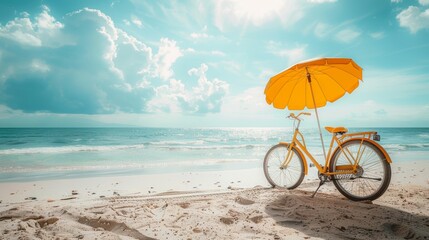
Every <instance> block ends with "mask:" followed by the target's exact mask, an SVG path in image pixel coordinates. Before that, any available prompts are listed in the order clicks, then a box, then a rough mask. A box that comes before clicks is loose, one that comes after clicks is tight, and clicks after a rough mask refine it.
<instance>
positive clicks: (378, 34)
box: [370, 32, 384, 40]
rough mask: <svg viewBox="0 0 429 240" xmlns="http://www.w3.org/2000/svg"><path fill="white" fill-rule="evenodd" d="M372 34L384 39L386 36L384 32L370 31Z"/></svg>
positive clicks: (374, 36)
mask: <svg viewBox="0 0 429 240" xmlns="http://www.w3.org/2000/svg"><path fill="white" fill-rule="evenodd" d="M370 36H371V37H372V38H374V39H377V40H378V39H382V38H384V32H373V33H370Z"/></svg>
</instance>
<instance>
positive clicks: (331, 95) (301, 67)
mask: <svg viewBox="0 0 429 240" xmlns="http://www.w3.org/2000/svg"><path fill="white" fill-rule="evenodd" d="M359 80H362V68H361V67H359V65H357V64H356V63H355V62H354V61H353V60H352V59H349V58H321V59H315V60H310V61H305V62H301V63H298V64H296V65H294V66H292V67H290V68H288V69H287V70H285V71H283V72H281V73H279V74H277V75H275V76H273V77H272V78H271V79H270V81H269V82H268V84H267V86H266V87H265V91H264V93H265V96H266V101H267V103H268V104H273V106H274V107H275V108H279V109H284V108H286V107H287V108H288V109H289V110H302V109H304V108H305V107H307V108H311V109H312V108H314V105H316V107H323V106H325V105H326V102H327V101H328V102H334V101H336V100H337V99H339V98H341V97H342V96H344V94H345V93H346V92H348V93H351V92H353V90H355V89H356V88H357V87H358V86H359Z"/></svg>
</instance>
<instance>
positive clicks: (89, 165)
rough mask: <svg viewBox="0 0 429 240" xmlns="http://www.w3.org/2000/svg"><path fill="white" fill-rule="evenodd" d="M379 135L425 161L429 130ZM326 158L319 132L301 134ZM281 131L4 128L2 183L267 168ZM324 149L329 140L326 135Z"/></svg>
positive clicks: (285, 137)
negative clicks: (268, 156)
mask: <svg viewBox="0 0 429 240" xmlns="http://www.w3.org/2000/svg"><path fill="white" fill-rule="evenodd" d="M364 130H374V131H377V132H378V133H379V134H380V135H381V142H380V143H381V144H382V145H383V146H384V147H385V148H386V150H387V151H388V152H389V154H390V155H391V157H392V159H393V161H394V162H404V161H405V162H406V161H411V160H424V159H427V154H429V128H375V129H370V128H365V129H358V128H355V129H353V128H351V129H349V131H350V132H357V131H364ZM301 132H302V133H303V134H304V136H305V137H306V138H305V140H306V143H307V145H308V147H309V149H310V151H311V152H312V153H313V154H314V155H315V156H317V157H318V158H319V159H320V160H321V159H322V148H321V144H320V140H319V134H318V132H317V130H316V129H304V128H303V129H301ZM291 135H292V131H291V129H286V128H284V129H280V128H213V129H211V128H205V129H179V128H0V182H5V181H33V180H41V179H60V178H73V177H89V176H106V175H130V174H153V173H168V172H184V171H215V170H216V171H219V170H233V169H246V168H255V167H261V166H262V161H263V158H264V156H265V153H266V151H267V150H268V149H269V148H270V147H271V146H272V145H274V144H276V143H278V142H279V141H289V139H290V138H291ZM324 137H325V145H328V144H329V141H330V135H328V133H327V132H325V133H324Z"/></svg>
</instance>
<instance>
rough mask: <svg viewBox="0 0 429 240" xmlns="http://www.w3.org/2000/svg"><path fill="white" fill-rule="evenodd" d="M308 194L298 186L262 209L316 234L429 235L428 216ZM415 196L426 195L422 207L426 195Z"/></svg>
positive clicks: (340, 236) (361, 236) (280, 221)
mask: <svg viewBox="0 0 429 240" xmlns="http://www.w3.org/2000/svg"><path fill="white" fill-rule="evenodd" d="M310 195H311V193H310V192H305V191H300V190H294V191H293V192H287V193H286V194H284V195H282V196H280V197H278V198H277V199H275V200H274V201H272V202H270V203H268V204H267V206H266V207H265V212H266V213H267V214H268V215H269V216H270V217H272V218H273V219H274V220H275V221H276V224H278V225H280V226H284V227H287V228H292V229H296V230H298V231H299V232H302V233H304V234H306V235H308V236H312V237H318V238H325V239H429V217H428V216H424V215H419V214H414V213H409V212H405V211H402V210H399V209H396V208H392V207H387V206H382V205H377V204H376V203H375V204H373V203H371V202H367V203H363V202H353V201H350V200H348V199H345V198H342V197H340V196H335V195H328V194H323V193H318V194H317V195H316V196H315V198H310ZM419 197H420V198H422V199H426V201H425V200H423V201H422V202H423V206H422V207H424V208H426V207H427V203H428V202H427V197H424V196H419ZM398 199H399V197H398ZM400 200H401V201H402V199H400ZM425 202H426V203H425ZM283 237H285V236H283ZM283 237H282V236H278V238H279V239H282V238H283Z"/></svg>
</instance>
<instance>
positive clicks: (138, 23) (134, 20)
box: [131, 15, 143, 28]
mask: <svg viewBox="0 0 429 240" xmlns="http://www.w3.org/2000/svg"><path fill="white" fill-rule="evenodd" d="M131 22H132V23H134V25H136V26H137V27H139V28H141V27H143V23H142V21H141V20H140V19H139V18H138V17H137V16H135V15H132V16H131Z"/></svg>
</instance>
